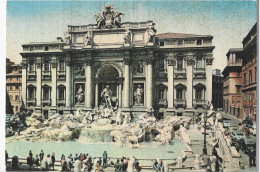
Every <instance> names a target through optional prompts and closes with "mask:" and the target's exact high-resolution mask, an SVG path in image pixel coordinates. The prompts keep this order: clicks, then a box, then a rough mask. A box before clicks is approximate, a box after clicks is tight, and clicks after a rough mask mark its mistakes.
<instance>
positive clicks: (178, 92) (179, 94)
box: [176, 89, 183, 99]
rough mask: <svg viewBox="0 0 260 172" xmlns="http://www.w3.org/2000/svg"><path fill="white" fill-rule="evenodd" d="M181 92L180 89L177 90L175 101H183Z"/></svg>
mask: <svg viewBox="0 0 260 172" xmlns="http://www.w3.org/2000/svg"><path fill="white" fill-rule="evenodd" d="M182 93H183V90H182V89H177V92H176V99H183V95H182Z"/></svg>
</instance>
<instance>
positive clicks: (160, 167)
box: [158, 159, 164, 172]
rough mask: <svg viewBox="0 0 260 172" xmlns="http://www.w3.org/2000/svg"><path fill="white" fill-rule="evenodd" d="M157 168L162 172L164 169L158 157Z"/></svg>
mask: <svg viewBox="0 0 260 172" xmlns="http://www.w3.org/2000/svg"><path fill="white" fill-rule="evenodd" d="M158 168H159V171H161V172H163V171H164V165H163V162H162V160H161V159H160V160H159V163H158Z"/></svg>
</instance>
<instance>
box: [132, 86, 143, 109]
mask: <svg viewBox="0 0 260 172" xmlns="http://www.w3.org/2000/svg"><path fill="white" fill-rule="evenodd" d="M143 94H144V90H143V88H142V87H141V85H138V86H137V88H136V90H135V92H134V97H135V105H143V98H142V96H143Z"/></svg>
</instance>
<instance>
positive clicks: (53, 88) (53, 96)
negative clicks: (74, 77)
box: [50, 55, 57, 114]
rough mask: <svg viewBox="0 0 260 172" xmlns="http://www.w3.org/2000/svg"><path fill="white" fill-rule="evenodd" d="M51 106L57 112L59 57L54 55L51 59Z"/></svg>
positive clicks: (52, 110) (53, 111)
mask: <svg viewBox="0 0 260 172" xmlns="http://www.w3.org/2000/svg"><path fill="white" fill-rule="evenodd" d="M51 68H52V69H51V71H52V75H51V107H50V110H51V112H52V113H53V114H54V113H56V112H57V107H56V105H57V59H56V56H55V55H54V56H53V57H52V60H51Z"/></svg>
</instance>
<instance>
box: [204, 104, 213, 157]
mask: <svg viewBox="0 0 260 172" xmlns="http://www.w3.org/2000/svg"><path fill="white" fill-rule="evenodd" d="M210 106H211V102H208V103H207V104H205V105H204V109H205V115H204V147H203V155H207V145H206V134H207V133H206V127H207V118H208V117H207V111H208V108H209V107H210Z"/></svg>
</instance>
